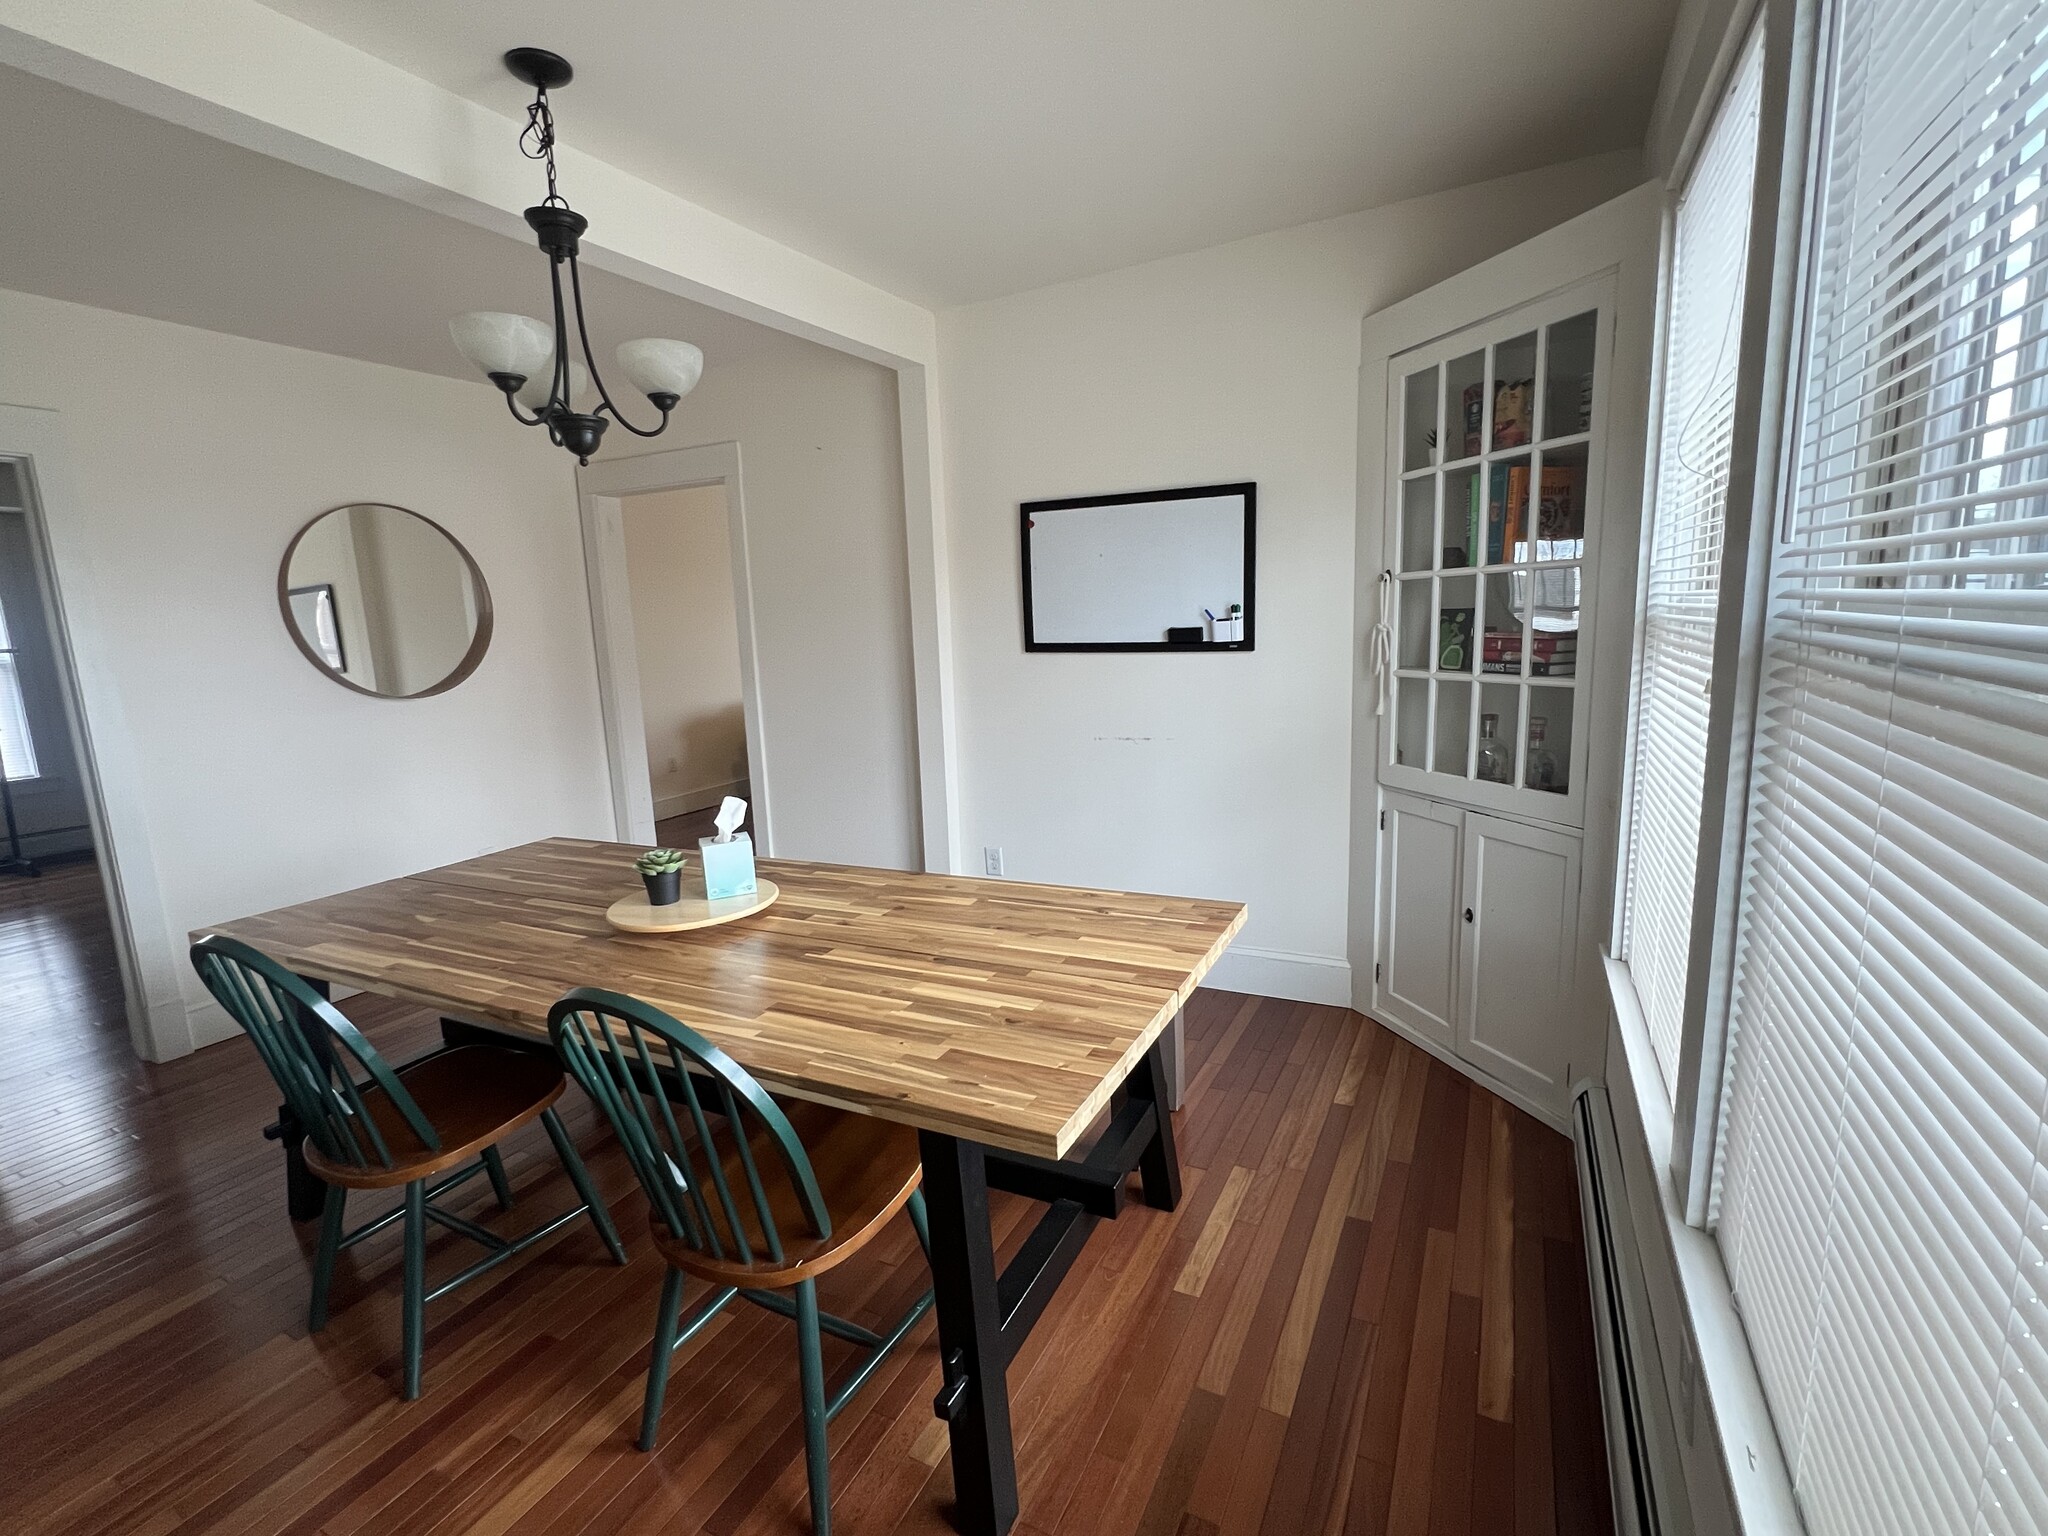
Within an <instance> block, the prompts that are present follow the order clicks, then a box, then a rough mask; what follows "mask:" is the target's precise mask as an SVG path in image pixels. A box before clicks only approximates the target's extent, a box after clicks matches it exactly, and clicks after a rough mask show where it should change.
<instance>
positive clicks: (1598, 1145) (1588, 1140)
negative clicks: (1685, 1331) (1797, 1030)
mask: <svg viewBox="0 0 2048 1536" xmlns="http://www.w3.org/2000/svg"><path fill="white" fill-rule="evenodd" d="M1572 1133H1573V1134H1572V1140H1573V1143H1574V1145H1575V1148H1576V1159H1577V1162H1578V1169H1579V1209H1580V1213H1581V1218H1582V1220H1583V1221H1584V1223H1585V1228H1586V1271H1587V1274H1586V1278H1587V1281H1588V1283H1589V1285H1590V1287H1591V1290H1592V1297H1593V1338H1594V1344H1595V1348H1596V1351H1597V1353H1598V1356H1599V1363H1600V1393H1601V1406H1602V1412H1603V1414H1604V1417H1605V1421H1606V1430H1607V1463H1608V1476H1609V1479H1610V1482H1611V1484H1612V1487H1613V1490H1614V1528H1615V1531H1616V1532H1617V1536H1691V1533H1692V1524H1693V1523H1692V1519H1691V1514H1690V1510H1689V1508H1688V1507H1687V1504H1686V1497H1685V1491H1684V1479H1683V1475H1682V1473H1681V1472H1680V1471H1679V1470H1678V1467H1677V1464H1676V1458H1675V1454H1674V1453H1673V1452H1672V1449H1671V1448H1673V1447H1674V1446H1675V1444H1676V1435H1675V1432H1674V1426H1673V1425H1672V1424H1671V1422H1670V1417H1671V1415H1670V1407H1669V1402H1670V1400H1669V1398H1668V1397H1666V1396H1665V1393H1664V1373H1663V1368H1662V1365H1661V1364H1660V1361H1659V1356H1658V1353H1657V1343H1656V1339H1655V1337H1654V1336H1653V1334H1652V1331H1651V1328H1652V1325H1651V1322H1650V1317H1649V1307H1648V1298H1647V1296H1646V1294H1645V1289H1644V1283H1643V1277H1642V1264H1641V1260H1640V1258H1639V1256H1638V1253H1637V1250H1636V1244H1635V1227H1634V1223H1633V1221H1632V1220H1631V1218H1630V1215H1629V1207H1628V1199H1627V1196H1626V1194H1625V1193H1624V1190H1625V1183H1624V1180H1623V1177H1622V1171H1621V1162H1620V1156H1621V1144H1620V1141H1619V1140H1618V1138H1617V1137H1616V1135H1615V1129H1614V1111H1613V1109H1612V1107H1611V1106H1610V1105H1609V1103H1608V1101H1607V1090H1606V1089H1604V1088H1588V1089H1586V1090H1584V1091H1583V1092H1581V1093H1580V1094H1579V1096H1578V1098H1577V1099H1575V1100H1574V1101H1573V1103H1572Z"/></svg>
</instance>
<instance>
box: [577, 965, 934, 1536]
mask: <svg viewBox="0 0 2048 1536" xmlns="http://www.w3.org/2000/svg"><path fill="white" fill-rule="evenodd" d="M548 1032H549V1035H550V1036H551V1037H552V1038H553V1040H554V1042H555V1049H556V1050H557V1051H558V1052H560V1054H561V1057H562V1061H563V1063H564V1065H566V1066H567V1067H568V1069H569V1075H570V1076H572V1077H574V1078H575V1079H576V1081H577V1082H579V1083H581V1084H582V1085H583V1087H584V1089H585V1090H586V1091H587V1092H588V1093H589V1094H590V1096H591V1097H592V1098H593V1099H595V1100H596V1101H597V1104H598V1107H599V1108H600V1109H602V1110H603V1111H604V1113H605V1116H606V1118H607V1119H609V1120H610V1121H611V1123H612V1128H613V1130H615V1131H616V1132H617V1133H618V1137H619V1142H620V1145H622V1146H623V1147H624V1148H625V1149H626V1156H627V1158H628V1159H629V1160H630V1161H631V1162H632V1164H633V1171H634V1172H635V1173H636V1174H638V1175H639V1178H640V1183H641V1186H642V1188H644V1189H645V1190H646V1191H647V1200H648V1205H649V1211H648V1225H649V1226H650V1227H651V1228H652V1230H653V1234H654V1242H655V1246H656V1247H657V1248H659V1249H660V1250H661V1256H662V1257H663V1258H664V1259H666V1260H667V1261H668V1266H669V1268H668V1275H667V1277H666V1278H665V1279H664V1280H663V1282H662V1288H661V1307H660V1310H659V1312H657V1314H656V1317H655V1326H654V1355H653V1360H652V1363H651V1365H650V1366H649V1369H648V1373H647V1400H646V1405H645V1407H644V1409H643V1410H642V1413H641V1416H640V1442H639V1443H640V1449H641V1450H643V1451H651V1450H653V1449H654V1439H655V1431H656V1429H657V1427H658V1426H659V1425H660V1422H661V1403H662V1397H663V1395H664V1394H665V1393H666V1391H667V1389H668V1374H669V1366H670V1363H671V1362H672V1361H673V1359H674V1357H675V1352H676V1350H677V1349H679V1348H681V1347H682V1346H683V1345H684V1344H686V1343H688V1342H689V1340H690V1339H691V1338H692V1337H693V1336H694V1335H695V1334H696V1333H697V1331H698V1330H699V1329H700V1328H702V1327H703V1326H704V1325H705V1324H706V1323H708V1322H710V1321H711V1319H712V1318H713V1317H715V1316H717V1315H718V1313H719V1312H721V1311H722V1310H724V1308H725V1306H726V1304H727V1303H729V1302H730V1301H731V1300H732V1299H733V1298H734V1297H735V1296H743V1297H745V1298H746V1299H747V1300H748V1301H751V1302H753V1303H755V1304H756V1305H757V1306H761V1307H765V1308H766V1309H768V1310H769V1311H771V1312H777V1313H780V1314H781V1315H782V1316H784V1317H793V1318H795V1319H796V1325H797V1367H798V1376H799V1380H800V1382H801V1385H802V1389H803V1405H804V1460H805V1470H806V1471H807V1473H808V1474H809V1479H810V1492H811V1525H812V1529H813V1530H814V1531H815V1532H816V1533H817V1536H830V1532H831V1523H832V1503H831V1498H832V1496H831V1475H830V1472H829V1456H828V1452H827V1450H826V1443H825V1427H826V1425H827V1424H829V1423H830V1422H831V1421H832V1419H833V1418H835V1417H836V1416H837V1415H838V1413H839V1410H840V1409H841V1408H843V1407H845V1406H846V1404H847V1403H848V1402H850V1401H852V1399H853V1395H854V1394H855V1393H856V1392H858V1391H859V1390H860V1389H861V1388H862V1387H863V1386H865V1385H866V1384H867V1382H868V1380H869V1378H870V1377H871V1376H873V1374H874V1372H875V1370H876V1368H877V1367H878V1366H880V1365H881V1363H882V1362H883V1360H885V1359H886V1358H887V1357H888V1355H889V1352H890V1351H891V1350H893V1349H894V1348H895V1347H896V1346H897V1345H898V1344H899V1343H901V1342H902V1341H903V1339H904V1337H905V1336H906V1335H907V1334H908V1333H909V1332H910V1330H911V1329H912V1328H914V1327H915V1326H916V1325H917V1321H918V1319H919V1318H921V1317H923V1316H924V1315H925V1313H926V1312H927V1311H928V1310H930V1308H931V1304H932V1293H931V1291H930V1289H929V1288H927V1289H926V1290H925V1292H924V1294H923V1295H921V1296H920V1297H919V1298H918V1299H917V1302H916V1303H915V1304H914V1305H913V1306H912V1307H911V1308H910V1310H909V1311H907V1312H905V1313H904V1314H903V1316H902V1317H901V1318H900V1319H899V1320H898V1321H897V1322H896V1323H895V1325H894V1326H893V1327H891V1328H890V1330H889V1332H888V1333H887V1334H880V1333H876V1332H874V1331H873V1330H872V1329H869V1328H863V1327H861V1326H860V1325H859V1324H857V1323H850V1322H848V1321H846V1320H845V1319H844V1318H839V1317H834V1316H833V1315H832V1314H831V1313H829V1312H821V1311H819V1310H818V1290H817V1277H818V1276H819V1275H821V1274H823V1273H824V1272H825V1271H826V1270H828V1269H831V1268H833V1267H834V1266H836V1265H838V1264H840V1263H842V1262H844V1261H845V1260H847V1259H849V1258H851V1257H852V1256H853V1255H854V1254H855V1253H857V1252H859V1251H860V1249H862V1248H863V1247H865V1246H866V1245H867V1244H868V1242H869V1241H871V1240H872V1239H873V1238H874V1237H875V1236H876V1235H877V1234H878V1233H879V1232H880V1231H881V1230H882V1228H883V1227H884V1226H885V1225H886V1224H887V1222H888V1220H889V1218H890V1217H892V1216H894V1215H895V1214H896V1213H897V1212H898V1211H901V1210H907V1211H908V1213H909V1216H910V1220H911V1224H912V1225H913V1226H914V1227H915V1228H916V1231H917V1239H918V1243H919V1244H920V1246H922V1247H924V1249H925V1253H926V1258H927V1260H929V1258H930V1245H929V1242H928V1239H927V1233H926V1229H925V1213H924V1197H923V1195H922V1194H920V1193H919V1192H918V1187H917V1186H918V1180H919V1178H920V1175H921V1171H922V1170H921V1168H920V1165H919V1162H918V1148H917V1133H916V1132H915V1131H913V1130H911V1129H909V1128H908V1127H906V1126H900V1125H891V1124H889V1123H888V1122H886V1121H882V1120H877V1119H875V1118H873V1117H872V1116H869V1115H855V1114H848V1113H847V1112H845V1111H843V1110H837V1109H829V1108H827V1107H825V1106H824V1105H822V1104H806V1103H799V1102H795V1101H792V1102H790V1103H788V1104H786V1105H785V1104H782V1103H778V1102H777V1101H776V1100H774V1099H772V1098H770V1097H769V1096H768V1094H767V1093H766V1092H765V1091H764V1090H763V1089H762V1087H761V1085H760V1084H759V1083H757V1082H756V1081H755V1080H754V1079H753V1077H752V1076H751V1075H749V1073H748V1072H747V1070H746V1069H745V1068H744V1067H742V1066H741V1065H740V1064H739V1063H738V1062H736V1061H734V1060H733V1059H732V1058H731V1057H730V1056H728V1055H726V1054H725V1052H723V1051H721V1050H720V1049H719V1048H718V1047H717V1046H715V1045H713V1044H712V1043H711V1042H710V1041H708V1040H706V1039H705V1038H704V1037H703V1036H702V1035H699V1034H697V1033H696V1032H695V1031H693V1030H691V1029H689V1028H687V1027H686V1026H684V1025H682V1024H679V1023H677V1022H676V1021H675V1020H674V1019H672V1018H670V1017H669V1016H668V1015H667V1014H665V1013H662V1012H661V1011H660V1010H659V1009H656V1008H651V1007H649V1006H648V1005H647V1004H645V1003H643V1002H640V1001H638V1000H637V999H635V998H630V997H625V996H622V995H620V994H619V993H616V992H603V991H599V990H597V989H595V988H592V987H579V988H577V989H576V990H575V991H573V992H570V993H569V994H567V995H566V996H565V997H563V998H562V1000H561V1001H560V1002H558V1003H556V1004H555V1006H554V1008H553V1010H552V1011H551V1012H550V1013H549V1015H548ZM686 1274H688V1275H694V1276H696V1277H697V1278H698V1279H700V1280H704V1281H707V1282H708V1283H709V1284H710V1285H711V1287H712V1291H711V1294H710V1296H709V1298H708V1299H707V1300H706V1301H705V1303H704V1305H703V1306H702V1307H700V1308H699V1309H698V1311H697V1312H696V1313H695V1314H694V1315H693V1316H692V1317H691V1319H690V1320H689V1322H688V1323H686V1324H679V1322H678V1319H679V1317H680V1314H681V1311H682V1300H683V1276H684V1275H686ZM790 1291H793V1292H794V1293H795V1294H794V1297H793V1298H792V1297H791V1296H789V1295H786V1294H784V1293H785V1292H790ZM821 1331H822V1332H824V1333H830V1334H833V1335H834V1336H836V1337H838V1338H842V1339H847V1340H849V1341H851V1342H853V1343H855V1344H858V1345H861V1346H863V1347H864V1348H865V1349H866V1350H867V1351H868V1353H867V1354H866V1355H865V1356H864V1357H863V1358H862V1359H861V1361H860V1363H859V1364H858V1365H857V1366H856V1367H855V1369H854V1370H853V1372H852V1374H851V1375H850V1376H849V1377H848V1378H847V1380H846V1381H845V1382H843V1383H842V1384H841V1385H840V1386H839V1388H838V1389H837V1390H836V1391H834V1392H833V1393H832V1394H831V1395H830V1396H829V1397H828V1396H827V1395H826V1392H825V1368H824V1359H823V1355H822V1354H821V1352H820V1347H819V1346H820V1337H819V1336H820V1333H821Z"/></svg>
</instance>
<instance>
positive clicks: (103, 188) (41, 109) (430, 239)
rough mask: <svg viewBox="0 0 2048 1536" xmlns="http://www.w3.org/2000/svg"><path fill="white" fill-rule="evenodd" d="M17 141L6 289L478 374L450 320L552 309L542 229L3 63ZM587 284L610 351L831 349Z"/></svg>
mask: <svg viewBox="0 0 2048 1536" xmlns="http://www.w3.org/2000/svg"><path fill="white" fill-rule="evenodd" d="M0 144H4V145H6V147H7V148H6V153H5V154H0V207H5V208H7V209H9V210H11V215H12V216H10V217H8V218H4V219H0V288H15V289H20V290H22V291H23V292H27V293H40V294H43V295H46V296H47V297H50V298H57V299H69V300H71V301H73V302H75V303H80V304H93V305H97V306H99V307H101V308H105V309H115V310H122V311H124V312H126V313H129V314H138V315H148V316H151V317H152V318H155V319H159V320H170V321H174V322H176V323H178V324H180V325H192V326H199V327H202V328H204V329H206V330H211V331H223V332H226V333H227V334H229V335H234V336H249V337H254V338H255V339H257V340H259V341H272V342H278V343H281V344H283V345H285V346H292V347H304V348H307V349H309V350H311V351H316V352H331V353H334V354H336V355H338V356H341V357H356V358H362V359H364V360H366V361H369V362H377V363H389V364H391V365H393V366H395V367H400V368H412V369H417V370H419V371H421V372H425V373H440V374H447V375H450V376H452V377H455V378H464V379H474V378H476V377H477V375H476V374H475V372H474V370H472V369H471V368H470V366H469V364H468V363H467V362H465V361H464V360H463V358H462V356H461V354H460V353H458V352H457V351H456V350H455V346H454V343H453V342H451V341H450V340H449V338H448V319H449V317H450V316H451V315H455V314H459V313H461V312H462V311H463V310H467V309H509V310H517V311H521V312H523V313H526V314H530V315H536V316H543V317H544V316H545V313H546V309H547V300H548V288H547V262H546V258H545V257H543V256H542V255H541V253H540V252H539V251H538V250H537V249H535V248H534V246H533V245H532V244H531V243H529V242H528V241H526V240H515V239H510V238H507V237H505V236H502V235H496V234H493V233H491V232H490V231H488V230H482V229H478V228H476V227H475V226H473V225H470V224H465V223H463V222H461V221H459V220H457V219H452V218H449V217H446V216H444V215H441V214H437V213H433V212H430V211H428V210H426V209H422V208H416V207H413V206H412V205H411V204H409V203H403V202H399V201H397V200H396V199H394V198H388V197H383V196H380V195H378V194H376V193H373V192H368V191H365V190H363V189H362V188H359V187H355V186H351V185H349V184H348V183H346V182H340V181H335V180H332V179H331V178H329V177H326V176H321V175H319V174H317V173H315V172H313V171H307V170H301V169H300V168H298V167H297V166H292V165H288V164H286V163H284V162H283V161H280V160H273V159H270V158H268V157H267V156H264V155H259V154H256V153H254V152H253V151H250V150H245V149H239V148H236V147H235V146H233V145H230V144H227V143H224V142H222V141H221V140H218V139H213V138H209V137H207V136H206V135H204V134H200V133H195V132H192V131H191V130H189V129H184V128H176V127H172V126H170V125H169V124H166V123H164V122H161V121H159V120H158V119H156V118H153V117H147V116H144V115H143V114H141V113H138V112H133V111H130V110H128V109H127V108H125V107H118V106H114V105H112V104H110V103H108V102H105V101H102V100H100V99H99V98H97V97H94V96H88V95H85V94H84V93H82V92H79V91H74V90H72V89H70V88H69V87H66V86H61V85H54V84H52V83H50V82H49V81H47V80H43V79H41V78H39V77H37V76H34V75H29V74H24V73H22V72H20V71H18V70H13V69H8V68H4V67H0ZM584 283H585V294H586V298H587V300H588V308H589V312H590V317H591V322H592V336H591V340H592V342H593V343H594V344H595V346H596V348H597V353H598V360H599V362H600V363H604V362H607V361H609V360H610V358H611V349H612V348H613V347H614V346H616V345H617V344H618V343H619V342H621V341H625V340H627V339H629V338H631V337H635V336H677V337H681V338H683V339H684V340H687V341H694V342H696V343H697V344H698V345H699V346H701V347H702V348H703V349H704V354H705V366H706V369H707V371H709V370H710V369H715V368H719V367H721V366H731V365H732V364H734V363H736V362H738V361H741V360H743V359H745V358H748V357H754V356H761V355H764V354H765V353H767V352H770V351H774V350H777V349H785V348H793V349H800V350H801V349H811V348H813V347H814V346H815V344H814V343H812V342H808V341H804V340H801V339H799V338H797V337H794V336H788V335H785V334H783V333H782V332H779V331H775V330H771V329H770V328H768V327H767V326H763V325H757V324H755V323H754V322H753V321H750V320H742V319H740V318H738V317H737V316H733V315H728V314H725V313H723V312H721V311H719V310H715V309H710V308H707V307H706V306H704V305H702V304H696V303H692V302H691V301H690V300H688V299H683V298H678V297H676V296H675V295H673V294H667V293H663V292H661V291H659V290H657V289H653V288H649V287H646V286H645V285H643V284H640V283H635V282H632V281H630V280H628V279H625V278H620V277H615V276H612V275H611V274H608V273H605V272H602V271H599V270H596V269H594V268H586V269H585V271H584ZM0 345H4V342H0ZM643 414H644V412H643Z"/></svg>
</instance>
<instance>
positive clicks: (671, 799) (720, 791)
mask: <svg viewBox="0 0 2048 1536" xmlns="http://www.w3.org/2000/svg"><path fill="white" fill-rule="evenodd" d="M727 795H738V796H739V797H740V798H741V799H742V800H744V799H746V798H748V796H747V781H746V780H745V779H734V780H732V781H731V782H729V783H726V784H707V785H705V786H704V787H703V788H702V789H685V790H682V791H680V792H679V793H677V794H673V795H656V796H655V797H654V819H655V820H656V821H667V820H668V819H669V817H671V816H687V815H689V814H690V812H692V811H708V810H710V809H711V807H712V806H714V805H716V804H718V802H719V801H721V800H723V799H724V798H725V797H726V796H727Z"/></svg>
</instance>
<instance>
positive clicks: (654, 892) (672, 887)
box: [640, 869, 683, 907]
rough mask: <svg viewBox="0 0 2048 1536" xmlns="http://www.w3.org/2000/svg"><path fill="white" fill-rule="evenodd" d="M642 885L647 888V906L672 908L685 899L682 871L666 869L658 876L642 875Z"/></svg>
mask: <svg viewBox="0 0 2048 1536" xmlns="http://www.w3.org/2000/svg"><path fill="white" fill-rule="evenodd" d="M640 883H641V884H642V885H644V886H646V887H647V905H649V906H650V907H672V906H674V905H675V904H676V903H677V902H679V901H681V900H682V899H683V872H682V870H681V869H665V870H663V871H662V872H661V873H660V874H658V875H649V874H642V875H641V876H640Z"/></svg>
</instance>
